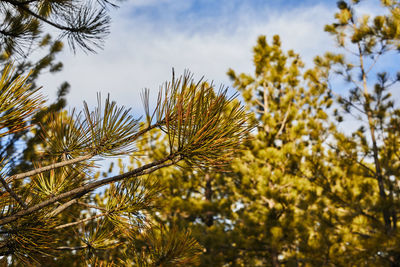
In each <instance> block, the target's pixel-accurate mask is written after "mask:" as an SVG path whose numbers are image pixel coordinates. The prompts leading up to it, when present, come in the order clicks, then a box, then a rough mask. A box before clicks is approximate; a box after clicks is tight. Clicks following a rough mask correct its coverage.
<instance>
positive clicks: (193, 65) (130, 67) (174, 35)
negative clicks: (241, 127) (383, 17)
mask: <svg viewBox="0 0 400 267" xmlns="http://www.w3.org/2000/svg"><path fill="white" fill-rule="evenodd" d="M261 2H264V3H265V2H266V1H256V0H255V1H208V0H204V1H194V0H187V1H184V0H175V1H172V0H162V1H152V0H150V1H149V0H146V1H142V0H131V1H129V2H126V3H124V4H123V5H122V7H121V8H120V9H118V10H116V11H114V12H113V14H112V15H113V18H114V23H113V25H112V29H111V35H110V37H109V39H108V40H107V41H106V46H105V49H104V50H103V51H99V53H98V54H97V55H84V54H78V55H76V56H71V53H69V52H66V53H64V54H63V56H62V61H63V62H64V65H65V68H64V71H63V72H61V73H60V74H57V75H54V76H51V75H48V76H45V77H43V78H42V79H41V84H42V85H43V86H44V88H45V91H46V92H48V94H49V95H50V96H52V95H54V94H55V88H56V87H57V86H58V84H60V83H61V82H62V81H63V80H67V81H68V82H70V84H71V86H72V88H71V93H70V94H69V96H68V101H69V104H70V106H78V107H80V106H81V103H82V101H83V100H87V101H88V102H89V104H94V103H95V96H96V92H98V91H100V92H102V93H103V94H106V93H108V92H109V93H111V96H112V99H115V100H116V101H117V102H118V103H120V104H123V105H126V106H129V107H132V108H133V109H134V111H135V112H137V113H138V114H139V113H140V111H141V108H142V107H141V102H140V91H141V90H142V89H143V88H145V87H147V88H150V89H151V90H152V91H153V92H154V95H155V93H156V92H157V90H158V87H159V85H160V84H161V83H163V82H164V81H165V80H169V79H170V77H171V69H172V68H175V70H176V73H177V74H180V73H182V72H183V70H184V69H189V70H191V71H192V72H194V73H195V75H196V76H195V77H197V78H200V77H201V76H203V75H204V76H205V78H206V79H208V80H214V83H215V84H221V83H223V84H225V85H229V84H230V82H229V80H228V78H227V76H226V71H227V70H228V68H233V69H235V70H236V71H238V72H250V73H251V72H252V70H253V66H252V52H251V51H252V47H253V45H254V44H255V41H256V39H257V36H258V35H261V34H265V35H267V36H268V37H272V35H274V34H279V35H280V36H281V39H282V43H283V46H284V48H286V49H294V50H295V51H296V52H298V53H300V54H301V55H302V56H303V58H304V60H305V61H306V62H307V63H311V61H312V58H313V57H314V56H315V55H317V54H320V53H323V52H324V51H326V50H330V48H331V47H332V42H331V40H330V37H329V36H328V35H327V34H326V33H324V32H323V26H324V25H325V24H326V23H328V22H330V21H332V17H333V12H332V6H331V5H329V4H323V3H322V4H317V5H306V4H303V5H301V6H299V7H297V6H294V5H291V6H287V7H285V6H282V5H272V6H271V5H266V4H260V3H261ZM267 2H268V1H267ZM276 2H282V1H276ZM314 2H315V1H314ZM215 3H219V4H215ZM330 3H332V2H330Z"/></svg>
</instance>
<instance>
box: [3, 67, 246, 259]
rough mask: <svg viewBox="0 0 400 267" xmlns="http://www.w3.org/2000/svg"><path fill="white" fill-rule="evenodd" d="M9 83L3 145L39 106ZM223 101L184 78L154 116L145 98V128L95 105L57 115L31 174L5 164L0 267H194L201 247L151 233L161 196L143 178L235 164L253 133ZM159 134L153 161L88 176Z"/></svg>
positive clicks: (37, 99) (165, 94)
mask: <svg viewBox="0 0 400 267" xmlns="http://www.w3.org/2000/svg"><path fill="white" fill-rule="evenodd" d="M10 77H12V72H11V69H10V68H7V69H6V71H5V72H4V73H3V75H2V79H1V81H0V85H1V88H2V89H1V90H0V92H1V94H0V99H1V101H0V103H2V104H1V106H0V112H1V113H0V114H1V116H0V126H1V131H0V132H1V136H0V137H1V138H7V137H8V135H9V134H11V133H14V132H18V131H21V130H23V129H24V128H26V127H28V126H30V125H29V120H30V118H31V117H32V116H33V115H34V114H35V113H36V112H37V111H38V110H39V109H40V107H41V105H42V104H43V101H42V99H43V98H42V97H41V96H40V95H39V94H38V92H36V91H31V90H29V85H28V84H27V83H26V80H27V77H18V78H17V79H15V80H13V81H12V80H11V78H10ZM226 93H227V92H226V90H219V91H218V92H214V90H213V87H212V86H208V85H205V84H203V83H195V82H194V80H193V79H192V78H191V75H190V74H189V73H186V74H185V75H183V76H182V77H180V78H178V79H176V78H173V79H172V81H171V82H169V83H166V84H165V86H164V89H163V90H162V91H161V92H160V94H159V98H158V101H157V105H156V108H155V109H154V110H153V111H151V110H150V109H149V103H148V91H146V92H145V93H144V95H143V96H144V97H143V99H144V103H145V107H146V109H145V111H146V116H145V117H146V120H145V121H144V122H140V121H139V120H138V119H135V118H133V117H132V116H131V115H130V114H129V111H130V110H129V109H127V108H125V107H118V106H117V105H116V103H115V102H113V101H111V100H110V99H109V97H107V98H106V99H105V101H104V102H103V101H102V100H101V97H100V95H99V96H98V106H97V107H96V108H95V109H94V110H89V108H88V106H87V105H86V104H85V105H84V109H83V111H82V112H81V113H77V112H72V113H70V114H67V113H65V112H63V113H59V114H54V117H53V119H52V120H50V121H49V124H48V125H47V127H48V129H49V131H48V132H46V133H47V134H45V135H44V136H43V138H44V141H43V143H42V145H41V147H40V150H41V156H40V157H39V160H38V161H35V162H34V166H35V168H34V169H32V170H30V171H28V172H24V173H18V174H13V175H10V174H9V173H11V172H12V170H10V169H8V168H7V160H8V159H7V158H5V159H3V160H2V172H1V173H2V175H1V177H0V182H1V183H2V185H3V187H4V190H3V191H2V192H1V193H0V199H1V201H0V205H1V216H0V225H1V227H0V234H1V237H0V238H1V241H0V254H1V255H3V256H8V257H4V258H3V262H7V261H8V262H9V261H11V264H12V265H21V264H25V265H26V264H45V263H50V262H57V265H59V266H62V265H63V264H67V263H65V262H64V263H63V262H59V261H57V259H67V260H68V258H69V257H71V258H73V259H78V258H79V259H80V261H75V262H73V265H75V266H82V265H84V264H95V265H97V264H111V265H112V264H119V265H121V264H122V265H125V266H129V265H132V266H176V265H184V266H185V265H189V264H195V262H196V255H197V254H198V253H200V252H201V247H200V246H199V245H198V243H197V242H196V241H195V240H194V239H193V238H192V237H191V236H190V235H189V233H188V232H185V231H181V230H179V231H178V229H177V228H173V227H169V226H168V225H160V226H157V225H154V224H152V223H151V221H152V220H151V217H150V216H151V211H152V210H154V209H155V206H154V203H155V201H154V200H155V199H156V198H158V197H159V196H160V190H162V188H161V187H160V182H159V181H158V180H157V179H153V178H152V177H151V176H149V174H151V173H153V172H154V171H156V170H158V169H161V168H165V167H167V166H173V165H177V164H185V165H187V166H191V167H196V166H197V167H203V166H208V167H213V166H214V167H217V168H222V167H223V166H224V165H226V164H227V163H228V162H229V161H230V160H231V158H232V156H233V155H234V153H235V151H237V149H239V147H240V143H241V142H242V140H244V138H246V136H247V134H248V132H249V131H250V130H251V125H249V124H248V122H247V120H248V115H247V114H246V112H245V111H244V109H243V107H241V106H240V105H239V104H238V103H233V100H234V99H233V98H228V97H227V96H226ZM157 129H160V130H162V131H163V132H164V133H165V135H166V136H167V137H168V149H167V150H166V151H165V153H164V154H163V155H162V156H161V157H160V158H159V159H157V160H153V161H152V162H150V163H147V164H142V163H141V162H140V161H137V165H136V166H135V168H133V169H131V170H129V171H126V172H124V173H121V174H119V175H111V176H108V177H98V176H96V175H95V174H94V173H93V167H94V162H93V160H99V159H101V158H104V157H110V156H112V157H114V156H120V155H125V154H129V153H132V152H133V151H135V150H136V143H137V142H139V141H140V140H141V138H142V137H143V136H144V135H145V134H146V133H151V132H152V131H154V130H157ZM100 188H101V189H103V190H98V189H100ZM77 206H78V207H80V208H78V209H77V208H74V207H77ZM113 250H116V251H117V253H115V254H113V253H112V251H113ZM115 255H119V256H120V257H115ZM121 255H122V256H121ZM10 257H11V258H10ZM67 262H68V261H67ZM69 264H70V265H72V264H71V262H69Z"/></svg>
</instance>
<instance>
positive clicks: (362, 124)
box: [143, 1, 400, 266]
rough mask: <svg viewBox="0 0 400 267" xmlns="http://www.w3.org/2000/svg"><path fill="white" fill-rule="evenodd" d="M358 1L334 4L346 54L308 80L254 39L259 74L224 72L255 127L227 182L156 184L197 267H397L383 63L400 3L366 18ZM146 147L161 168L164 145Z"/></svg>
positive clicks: (389, 108)
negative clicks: (192, 245) (196, 254)
mask: <svg viewBox="0 0 400 267" xmlns="http://www.w3.org/2000/svg"><path fill="white" fill-rule="evenodd" d="M359 2H360V1H351V2H346V1H339V2H338V7H339V12H338V13H336V14H335V18H336V21H335V22H334V23H332V24H330V25H327V26H326V27H325V30H326V31H327V32H329V33H331V34H332V35H333V36H334V37H335V40H336V41H337V44H338V46H339V48H340V49H343V51H344V54H339V53H326V54H325V55H323V56H318V57H316V58H315V60H314V67H312V68H310V69H306V70H303V63H302V62H301V59H300V57H299V56H298V55H297V54H296V53H294V52H293V51H288V52H284V51H282V49H281V44H280V40H279V37H278V36H275V37H274V38H273V40H272V43H271V44H269V43H268V42H267V40H266V38H265V37H263V36H261V37H260V38H259V39H258V42H257V45H256V46H255V48H254V58H253V61H254V65H255V74H254V75H248V74H236V73H235V72H234V71H233V70H230V71H229V72H228V74H229V76H230V77H231V78H232V80H233V82H234V87H235V88H237V89H238V90H239V91H240V92H241V93H242V96H243V99H244V100H245V102H246V104H247V106H248V108H249V110H250V111H252V113H253V114H254V117H253V120H254V121H256V122H257V123H258V127H257V130H256V131H254V132H252V138H251V139H250V140H248V141H247V142H246V143H245V148H246V150H244V151H243V152H241V153H240V154H239V155H238V156H237V159H234V160H233V161H232V163H231V167H230V168H231V173H223V174H217V173H215V172H214V171H213V170H212V169H209V168H207V167H206V166H205V168H203V169H202V171H198V172H191V173H189V172H187V171H186V170H185V168H183V169H177V168H173V167H170V168H166V169H163V170H161V171H159V172H156V173H154V174H153V176H154V177H158V178H159V177H163V182H164V186H165V187H166V188H167V190H164V191H163V192H162V195H163V198H161V199H160V200H159V205H160V206H161V207H162V210H161V211H158V212H157V213H156V214H155V215H156V218H157V221H159V222H163V223H165V224H168V225H181V226H184V227H189V228H190V229H192V233H193V235H194V237H195V238H196V239H197V240H198V241H199V243H200V244H201V245H202V246H203V247H204V248H205V249H206V252H205V253H204V254H203V255H202V256H201V265H202V266H210V265H212V266H226V265H228V266H348V265H351V266H399V262H400V257H399V253H400V251H399V249H398V248H399V247H400V246H399V244H398V240H399V233H398V230H397V226H398V222H397V221H398V219H397V215H398V213H399V210H398V207H399V197H398V196H399V183H398V177H399V176H400V175H399V160H400V158H399V155H398V147H399V129H400V127H399V126H400V125H399V122H400V120H399V119H400V118H399V115H400V110H399V108H398V107H397V106H396V105H395V101H394V97H392V96H391V92H394V89H391V88H396V85H397V83H398V81H399V80H400V74H397V73H396V71H397V66H393V65H389V66H388V64H387V62H388V61H386V60H385V57H386V58H388V57H390V58H391V61H390V62H393V61H392V60H393V57H395V56H397V53H398V50H399V47H400V42H399V40H400V39H399V33H400V31H399V27H400V24H399V22H400V3H399V2H398V1H381V4H382V6H383V8H384V9H385V10H384V11H383V13H382V15H375V16H368V15H359V14H358V13H357V8H358V5H359ZM340 78H344V83H343V80H341V79H340ZM349 84H350V87H351V88H350V90H348V93H343V92H345V89H346V88H347V86H348V85H349ZM159 134H162V133H159ZM148 138H149V140H152V141H151V142H147V143H146V145H145V146H143V149H147V150H148V151H150V154H151V158H152V159H153V160H155V159H159V158H160V157H161V156H160V155H162V153H163V151H165V150H166V148H167V145H166V144H167V143H163V142H162V141H161V142H160V141H155V140H161V139H160V136H158V135H155V136H149V137H148ZM164 142H165V141H164Z"/></svg>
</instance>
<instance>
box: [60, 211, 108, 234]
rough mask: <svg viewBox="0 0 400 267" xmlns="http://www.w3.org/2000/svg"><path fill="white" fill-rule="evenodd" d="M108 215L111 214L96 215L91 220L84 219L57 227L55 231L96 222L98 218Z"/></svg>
mask: <svg viewBox="0 0 400 267" xmlns="http://www.w3.org/2000/svg"><path fill="white" fill-rule="evenodd" d="M108 213H109V212H108V211H107V212H103V213H100V214H97V215H94V216H92V217H89V218H86V219H83V220H79V221H76V222H71V223H66V224H63V225H59V226H57V227H55V228H54V229H56V230H58V229H63V228H66V227H70V226H74V225H77V224H81V223H84V222H88V221H91V220H94V219H96V218H99V217H101V216H105V215H107V214H108Z"/></svg>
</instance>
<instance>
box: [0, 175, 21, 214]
mask: <svg viewBox="0 0 400 267" xmlns="http://www.w3.org/2000/svg"><path fill="white" fill-rule="evenodd" d="M0 182H1V183H2V184H3V186H4V188H5V189H6V191H7V192H8V193H9V194H10V195H11V196H12V197H13V198H14V199H15V200H16V201H17V202H18V203H19V204H20V205H21V206H22V207H23V208H24V209H26V208H27V206H26V204H25V202H23V201H22V200H21V199H20V198H19V197H18V195H17V194H16V193H15V192H14V191H13V190H12V189H11V188H10V187H9V186H8V185H7V183H6V181H5V180H4V178H3V177H0Z"/></svg>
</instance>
